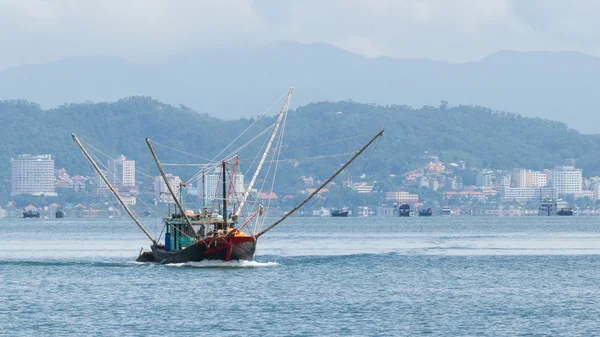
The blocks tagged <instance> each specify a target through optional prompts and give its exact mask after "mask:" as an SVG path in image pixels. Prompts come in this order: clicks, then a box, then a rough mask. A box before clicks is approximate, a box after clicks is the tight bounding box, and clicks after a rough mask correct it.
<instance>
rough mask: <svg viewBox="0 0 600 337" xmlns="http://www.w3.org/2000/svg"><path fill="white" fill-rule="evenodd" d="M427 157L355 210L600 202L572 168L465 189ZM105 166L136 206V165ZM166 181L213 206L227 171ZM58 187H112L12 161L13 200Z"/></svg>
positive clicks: (598, 184)
mask: <svg viewBox="0 0 600 337" xmlns="http://www.w3.org/2000/svg"><path fill="white" fill-rule="evenodd" d="M428 159H430V160H429V163H428V164H427V165H425V166H423V167H420V168H417V169H415V170H412V171H409V172H406V173H404V174H402V175H401V176H399V177H396V176H395V175H391V176H390V177H391V178H394V179H396V180H397V178H400V180H401V181H402V183H401V184H400V185H399V186H400V189H398V190H393V191H387V192H386V193H385V200H384V205H383V206H381V207H379V208H380V209H379V211H377V212H375V210H374V209H372V208H371V209H370V208H369V207H367V206H364V207H363V206H361V207H360V208H359V209H358V210H356V212H358V213H361V214H363V215H373V214H375V213H381V214H380V215H389V214H387V213H390V212H391V206H389V205H393V204H410V205H412V206H413V207H415V208H416V207H421V206H423V203H422V202H423V200H422V199H423V198H422V196H420V195H419V194H420V193H414V191H423V190H424V189H426V190H432V191H441V193H442V200H440V204H444V200H450V199H456V198H458V199H461V200H467V201H474V200H477V201H479V202H483V203H485V202H487V201H489V200H497V201H517V202H522V201H530V200H541V199H544V198H554V199H556V198H558V197H559V196H564V195H572V196H574V197H575V198H579V197H588V198H590V199H592V200H599V199H600V178H598V177H594V178H590V179H586V178H584V177H583V172H582V170H581V169H578V168H575V167H573V166H557V167H554V168H552V169H546V170H542V171H534V170H529V169H524V168H515V169H513V170H509V171H500V170H496V171H491V170H485V169H482V170H479V169H473V168H469V169H468V170H472V171H471V173H475V174H476V177H475V184H474V185H465V184H464V182H463V180H462V178H461V177H462V176H464V175H461V174H458V173H459V172H460V171H464V170H467V168H466V165H465V163H464V162H462V161H458V162H456V163H448V164H446V163H444V162H442V161H440V160H439V159H438V158H437V157H435V156H429V157H428ZM104 168H105V172H104V173H105V175H106V177H107V178H108V180H109V181H110V182H111V184H112V185H113V186H115V187H116V188H118V190H119V194H120V195H121V196H122V198H123V199H124V201H125V202H126V203H127V204H129V205H135V204H136V202H137V199H136V198H137V196H138V195H139V185H138V184H137V182H136V169H135V161H134V160H131V159H127V158H126V157H125V156H123V155H121V156H119V157H117V158H115V159H112V160H109V161H108V162H107V163H106V166H105V167H104ZM357 178H359V179H357V180H358V181H353V180H352V179H350V177H348V178H347V179H346V180H344V181H343V185H344V186H346V187H349V188H352V189H354V190H355V191H356V192H357V193H359V194H368V193H372V192H373V188H374V186H373V182H369V181H367V179H366V176H364V175H363V176H360V177H357ZM228 179H232V182H230V183H229V184H231V186H233V188H234V191H235V192H234V194H231V195H230V196H229V197H230V198H231V201H233V200H235V199H239V197H240V196H241V194H242V193H243V192H244V175H243V174H239V173H236V174H234V175H233V177H229V178H228ZM300 179H302V181H303V182H304V186H305V190H303V191H299V192H298V194H300V195H301V194H303V193H310V192H311V189H312V188H314V186H315V185H316V184H317V182H316V181H315V179H314V178H313V177H310V176H302V177H300ZM167 180H168V181H169V184H170V185H171V186H172V187H173V188H174V189H178V188H179V186H184V187H185V190H186V194H187V195H190V196H191V197H192V198H193V200H194V202H197V203H198V204H199V205H202V206H209V207H210V204H211V202H212V200H213V199H215V197H216V198H219V197H220V195H221V193H222V191H221V188H222V185H221V184H222V172H221V170H220V168H219V167H217V168H216V169H214V170H212V171H210V172H206V173H202V174H201V176H200V173H199V176H198V177H196V178H195V179H194V181H195V184H184V182H182V180H181V178H180V177H179V176H176V175H172V174H167ZM229 184H228V185H229ZM57 188H69V189H73V190H75V191H79V190H88V191H90V192H93V193H95V194H96V195H98V196H105V197H108V196H109V194H110V190H109V188H108V186H107V185H106V184H105V183H104V181H103V180H102V179H101V178H100V177H99V176H98V175H96V176H93V177H86V176H73V177H71V176H69V174H68V173H67V171H66V170H65V169H64V168H60V169H58V170H55V167H54V160H53V159H52V156H51V155H49V154H43V155H29V154H22V155H19V156H18V157H16V158H11V196H17V195H22V194H27V195H34V196H42V195H43V196H57V193H56V189H57ZM407 190H412V191H413V193H409V192H407ZM153 193H154V202H155V204H158V203H173V198H172V196H171V194H170V193H169V191H168V189H167V186H166V184H165V182H164V180H163V178H162V177H161V176H158V177H154V180H153ZM326 193H328V191H327V190H326V189H324V190H323V191H322V194H325V195H326ZM236 194H237V195H236ZM256 196H257V198H259V199H262V201H267V200H278V199H279V197H278V196H277V194H275V193H274V192H268V193H256ZM288 197H293V196H284V197H283V199H282V200H285V199H286V198H288ZM323 198H325V197H323ZM386 205H388V206H389V207H387V206H386Z"/></svg>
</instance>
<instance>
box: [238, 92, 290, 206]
mask: <svg viewBox="0 0 600 337" xmlns="http://www.w3.org/2000/svg"><path fill="white" fill-rule="evenodd" d="M293 90H294V88H290V89H289V90H288V94H287V98H286V99H285V102H284V103H283V107H281V111H280V112H279V116H278V117H277V121H276V122H275V127H274V128H273V133H272V134H271V139H269V143H268V144H267V147H266V148H265V152H264V153H263V155H262V158H260V162H259V163H258V166H257V167H256V171H255V172H254V175H253V176H252V180H250V184H248V187H247V188H246V190H245V191H244V195H243V196H242V198H241V199H242V201H241V202H240V204H239V206H238V208H237V211H236V212H235V215H236V216H239V215H240V212H241V211H242V209H243V208H244V204H245V203H246V199H247V198H248V195H249V194H250V191H251V190H252V187H253V186H254V182H255V181H256V178H257V177H258V174H259V173H260V169H261V168H262V166H263V164H264V163H265V159H266V158H267V154H268V153H269V151H270V150H271V145H272V144H273V141H274V140H275V135H277V130H278V129H279V125H280V124H281V120H282V119H283V115H284V114H285V112H286V111H287V109H288V104H289V103H290V97H291V96H292V91H293Z"/></svg>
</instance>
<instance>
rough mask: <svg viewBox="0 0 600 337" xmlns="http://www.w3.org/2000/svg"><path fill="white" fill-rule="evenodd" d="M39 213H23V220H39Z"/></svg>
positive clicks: (31, 211)
mask: <svg viewBox="0 0 600 337" xmlns="http://www.w3.org/2000/svg"><path fill="white" fill-rule="evenodd" d="M39 217H40V212H38V211H34V210H27V211H23V218H39Z"/></svg>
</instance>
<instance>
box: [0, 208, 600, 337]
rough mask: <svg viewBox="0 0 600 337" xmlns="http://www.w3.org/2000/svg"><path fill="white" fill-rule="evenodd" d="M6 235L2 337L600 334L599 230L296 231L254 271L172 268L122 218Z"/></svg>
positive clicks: (376, 225) (385, 222)
mask: <svg viewBox="0 0 600 337" xmlns="http://www.w3.org/2000/svg"><path fill="white" fill-rule="evenodd" d="M146 224H147V226H148V227H149V228H150V229H151V230H152V231H159V230H160V220H153V219H152V220H150V221H146ZM0 238H1V239H0V240H2V241H1V244H0V303H1V308H0V335H6V336H34V335H41V336H49V335H54V336H66V335H76V336H200V335H211V336H240V335H246V336H418V335H432V336H467V335H468V336H519V335H527V336H530V335H533V336H546V335H552V336H557V335H568V336H592V335H600V319H599V317H600V291H599V289H600V218H599V217H583V216H581V217H577V216H575V217H534V216H531V217H451V218H442V217H431V218H347V219H344V218H292V219H288V220H286V222H284V223H283V224H282V225H280V226H279V227H277V228H276V229H274V230H273V231H271V232H269V233H268V234H266V235H264V236H263V237H261V238H260V240H259V243H258V250H257V254H256V257H255V261H252V262H231V263H223V262H205V263H204V262H203V263H190V264H180V265H166V266H165V265H156V264H143V263H136V262H134V261H135V258H136V257H137V255H138V253H139V250H140V248H141V247H145V248H147V247H148V240H147V238H146V237H145V236H144V235H143V233H142V232H141V231H140V230H139V229H138V228H137V227H136V226H135V225H134V224H133V223H132V222H131V221H127V220H105V219H102V220H83V219H46V220H44V219H1V220H0Z"/></svg>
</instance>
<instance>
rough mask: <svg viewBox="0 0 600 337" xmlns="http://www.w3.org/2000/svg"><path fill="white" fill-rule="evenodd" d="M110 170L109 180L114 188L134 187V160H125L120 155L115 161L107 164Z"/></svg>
mask: <svg viewBox="0 0 600 337" xmlns="http://www.w3.org/2000/svg"><path fill="white" fill-rule="evenodd" d="M108 169H109V170H110V174H109V177H110V178H109V179H110V180H111V183H112V184H113V185H115V186H123V187H134V186H135V160H131V159H127V158H125V156H124V155H120V156H119V157H118V158H116V159H115V160H110V161H109V162H108Z"/></svg>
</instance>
